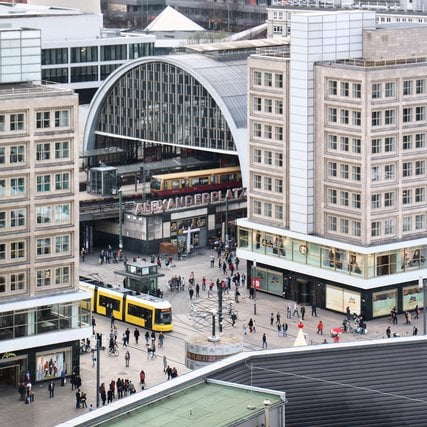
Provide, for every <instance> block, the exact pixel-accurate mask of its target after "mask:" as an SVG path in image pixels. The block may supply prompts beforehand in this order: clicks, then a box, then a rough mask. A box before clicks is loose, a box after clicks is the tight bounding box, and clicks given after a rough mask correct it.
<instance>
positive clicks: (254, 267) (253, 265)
mask: <svg viewBox="0 0 427 427" xmlns="http://www.w3.org/2000/svg"><path fill="white" fill-rule="evenodd" d="M256 282H257V278H256V259H254V262H253V264H252V286H253V287H254V315H256Z"/></svg>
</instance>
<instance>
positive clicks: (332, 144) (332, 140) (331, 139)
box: [328, 135, 338, 150]
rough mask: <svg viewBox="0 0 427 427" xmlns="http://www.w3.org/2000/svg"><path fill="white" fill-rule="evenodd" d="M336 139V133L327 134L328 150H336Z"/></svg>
mask: <svg viewBox="0 0 427 427" xmlns="http://www.w3.org/2000/svg"><path fill="white" fill-rule="evenodd" d="M337 141H338V137H337V136H336V135H328V148H329V150H336V149H337V148H338V145H337Z"/></svg>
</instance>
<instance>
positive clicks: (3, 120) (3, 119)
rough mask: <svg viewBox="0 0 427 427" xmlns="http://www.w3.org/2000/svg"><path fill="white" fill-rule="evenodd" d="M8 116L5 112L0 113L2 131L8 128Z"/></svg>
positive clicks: (0, 128)
mask: <svg viewBox="0 0 427 427" xmlns="http://www.w3.org/2000/svg"><path fill="white" fill-rule="evenodd" d="M5 124H6V116H5V115H4V114H0V132H4V131H5V130H6V126H5Z"/></svg>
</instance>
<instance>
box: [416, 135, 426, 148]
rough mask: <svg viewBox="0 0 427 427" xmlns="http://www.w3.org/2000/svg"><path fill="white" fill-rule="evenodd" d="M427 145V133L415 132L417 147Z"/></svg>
mask: <svg viewBox="0 0 427 427" xmlns="http://www.w3.org/2000/svg"><path fill="white" fill-rule="evenodd" d="M425 146H426V134H425V133H417V134H415V148H425Z"/></svg>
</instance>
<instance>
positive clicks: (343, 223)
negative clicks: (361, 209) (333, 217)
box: [340, 218, 348, 234]
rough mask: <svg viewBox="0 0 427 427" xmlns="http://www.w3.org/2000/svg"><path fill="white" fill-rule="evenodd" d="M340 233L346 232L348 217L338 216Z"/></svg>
mask: <svg viewBox="0 0 427 427" xmlns="http://www.w3.org/2000/svg"><path fill="white" fill-rule="evenodd" d="M340 233H343V234H348V219H345V218H340Z"/></svg>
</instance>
